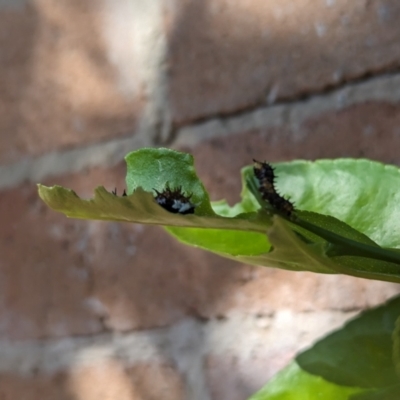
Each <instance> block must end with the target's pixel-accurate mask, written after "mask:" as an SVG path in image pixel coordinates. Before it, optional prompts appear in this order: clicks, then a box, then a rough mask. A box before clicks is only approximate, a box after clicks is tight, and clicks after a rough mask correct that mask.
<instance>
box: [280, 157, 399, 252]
mask: <svg viewBox="0 0 400 400" xmlns="http://www.w3.org/2000/svg"><path fill="white" fill-rule="evenodd" d="M276 174H277V176H278V179H277V188H278V190H279V191H280V193H284V194H285V195H286V196H288V197H290V199H291V200H292V201H293V202H294V203H295V205H296V207H297V208H298V209H300V210H306V211H313V212H316V213H319V214H324V215H330V216H333V217H335V218H337V219H339V220H340V221H342V222H344V223H346V224H348V225H350V226H351V227H352V228H354V229H356V230H357V231H359V232H361V233H363V234H364V235H366V236H368V237H369V238H370V239H371V240H373V241H374V242H375V243H377V244H378V245H379V246H382V247H395V248H399V247H400V223H399V221H400V170H399V168H397V167H395V166H392V165H384V164H381V163H378V162H375V161H370V160H354V159H337V160H318V161H315V162H310V161H293V162H289V163H280V164H276Z"/></svg>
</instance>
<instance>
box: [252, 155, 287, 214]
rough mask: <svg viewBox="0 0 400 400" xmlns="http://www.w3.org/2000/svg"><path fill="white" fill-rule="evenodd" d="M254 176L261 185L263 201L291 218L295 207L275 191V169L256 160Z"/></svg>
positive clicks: (260, 190)
mask: <svg viewBox="0 0 400 400" xmlns="http://www.w3.org/2000/svg"><path fill="white" fill-rule="evenodd" d="M253 161H254V166H253V168H254V175H255V176H256V178H257V180H258V183H259V188H258V190H259V192H260V194H261V197H262V199H263V200H265V201H267V202H268V203H269V204H271V206H272V207H273V208H274V209H275V210H276V211H278V212H280V213H282V214H284V215H286V216H287V217H290V216H291V215H292V212H293V211H294V205H293V203H291V202H290V201H289V200H287V199H285V198H284V197H282V196H281V195H280V194H279V193H278V192H277V191H276V189H275V185H274V183H275V172H274V168H273V167H272V166H271V165H270V164H268V163H267V162H261V161H257V160H254V159H253Z"/></svg>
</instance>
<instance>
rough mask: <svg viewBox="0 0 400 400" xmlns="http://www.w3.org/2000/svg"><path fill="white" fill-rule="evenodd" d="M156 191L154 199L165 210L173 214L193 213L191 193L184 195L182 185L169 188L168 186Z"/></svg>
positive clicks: (193, 206)
mask: <svg viewBox="0 0 400 400" xmlns="http://www.w3.org/2000/svg"><path fill="white" fill-rule="evenodd" d="M154 191H155V192H156V196H155V200H156V202H157V203H158V204H159V205H160V206H161V207H163V208H164V209H165V210H167V211H169V212H172V213H174V214H183V215H185V214H194V209H195V207H196V206H195V205H194V204H192V203H191V202H190V198H191V197H192V194H193V193H192V194H190V195H188V196H185V195H184V194H183V192H182V186H178V187H177V188H175V189H171V188H170V187H169V186H166V188H165V189H164V190H163V191H162V192H159V191H158V190H156V189H154Z"/></svg>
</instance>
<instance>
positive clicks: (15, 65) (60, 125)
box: [0, 0, 142, 164]
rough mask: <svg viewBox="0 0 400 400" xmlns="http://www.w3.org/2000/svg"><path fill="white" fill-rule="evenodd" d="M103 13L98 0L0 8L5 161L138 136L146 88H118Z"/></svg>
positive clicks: (1, 152) (0, 137)
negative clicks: (128, 90)
mask: <svg viewBox="0 0 400 400" xmlns="http://www.w3.org/2000/svg"><path fill="white" fill-rule="evenodd" d="M101 10H102V7H99V4H98V2H96V1H93V0H85V1H76V0H74V1H69V2H65V1H64V2H59V1H53V0H40V1H36V2H32V3H29V4H28V5H27V6H25V7H21V8H16V9H14V8H12V9H8V8H5V9H3V8H1V9H0V47H1V49H2V57H1V58H0V132H1V133H0V162H1V163H2V164H4V163H8V162H13V161H16V160H18V159H19V158H20V157H21V156H24V155H38V154H41V153H44V152H46V151H49V150H55V149H61V148H67V147H71V146H75V145H83V144H89V143H93V142H98V141H101V140H105V139H107V138H113V137H116V136H121V135H125V134H132V132H133V130H134V129H135V127H136V122H137V118H138V115H139V113H140V111H141V108H142V101H141V100H140V96H141V93H137V96H133V97H132V96H131V97H130V96H125V95H124V94H123V93H122V92H121V90H120V89H119V88H118V72H117V71H116V69H115V68H114V66H112V65H111V63H110V61H109V60H108V58H107V57H108V55H107V54H108V49H107V47H106V43H105V40H104V38H103V36H104V35H103V33H104V32H103V30H104V26H103V24H104V22H103V20H102V17H101ZM132 74H133V75H135V71H132Z"/></svg>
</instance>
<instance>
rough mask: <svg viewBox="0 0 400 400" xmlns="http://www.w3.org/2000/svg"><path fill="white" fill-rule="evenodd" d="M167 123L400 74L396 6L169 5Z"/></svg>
mask: <svg viewBox="0 0 400 400" xmlns="http://www.w3.org/2000/svg"><path fill="white" fill-rule="evenodd" d="M172 4H173V6H171V7H170V8H169V12H168V13H167V18H166V19H167V25H168V29H169V46H170V54H169V68H170V76H171V83H170V100H171V102H172V115H173V120H174V121H175V122H176V123H178V124H182V123H184V122H185V121H190V120H196V119H199V118H205V117H207V116H209V115H224V114H226V113H234V112H237V111H240V110H242V109H246V108H249V107H253V106H254V105H256V104H259V105H261V104H267V103H269V102H274V101H280V100H284V99H293V98H298V97H300V96H303V95H307V94H309V93H313V92H319V91H323V90H325V89H326V88H329V87H333V86H337V85H339V84H341V83H343V82H346V81H349V80H353V79H357V78H360V77H363V76H365V75H367V74H376V73H379V72H382V71H385V70H391V69H393V68H396V67H398V65H399V56H400V49H399V46H398V40H397V39H398V36H399V34H400V30H399V29H400V28H399V25H398V23H397V21H398V18H399V15H400V5H399V3H398V2H397V1H396V0H379V1H373V2H371V1H367V0H354V1H351V2H348V1H346V0H334V1H328V0H327V1H323V0H300V1H299V0H290V1H285V2H282V1H279V0H275V1H263V0H250V1H247V0H239V1H235V2H231V1H228V0H216V1H215V0H214V1H202V0H195V1H187V0H175V1H174V2H173V3H172Z"/></svg>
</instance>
